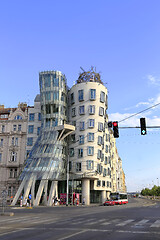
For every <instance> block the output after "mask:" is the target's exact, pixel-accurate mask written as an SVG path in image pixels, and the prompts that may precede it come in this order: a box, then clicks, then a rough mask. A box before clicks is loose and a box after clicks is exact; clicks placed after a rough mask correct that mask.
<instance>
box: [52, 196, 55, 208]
mask: <svg viewBox="0 0 160 240" xmlns="http://www.w3.org/2000/svg"><path fill="white" fill-rule="evenodd" d="M54 204H55V200H54V197H53V198H52V206H54Z"/></svg>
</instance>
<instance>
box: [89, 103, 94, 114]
mask: <svg viewBox="0 0 160 240" xmlns="http://www.w3.org/2000/svg"><path fill="white" fill-rule="evenodd" d="M88 111H89V114H90V115H91V114H95V105H89V109H88Z"/></svg>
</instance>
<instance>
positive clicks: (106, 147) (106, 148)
mask: <svg viewBox="0 0 160 240" xmlns="http://www.w3.org/2000/svg"><path fill="white" fill-rule="evenodd" d="M105 152H106V153H108V145H106V146H105Z"/></svg>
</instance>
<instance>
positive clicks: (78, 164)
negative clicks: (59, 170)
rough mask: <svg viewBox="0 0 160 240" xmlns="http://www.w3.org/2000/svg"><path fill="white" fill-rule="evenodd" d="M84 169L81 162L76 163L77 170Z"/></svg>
mask: <svg viewBox="0 0 160 240" xmlns="http://www.w3.org/2000/svg"><path fill="white" fill-rule="evenodd" d="M81 171H82V164H81V163H80V162H77V163H76V172H81Z"/></svg>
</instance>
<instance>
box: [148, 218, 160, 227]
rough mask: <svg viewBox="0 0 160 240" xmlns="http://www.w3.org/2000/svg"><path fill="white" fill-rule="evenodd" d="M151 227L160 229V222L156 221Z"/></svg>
mask: <svg viewBox="0 0 160 240" xmlns="http://www.w3.org/2000/svg"><path fill="white" fill-rule="evenodd" d="M150 227H160V220H157V221H155V222H154V223H153V224H152V225H151V226H150Z"/></svg>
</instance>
